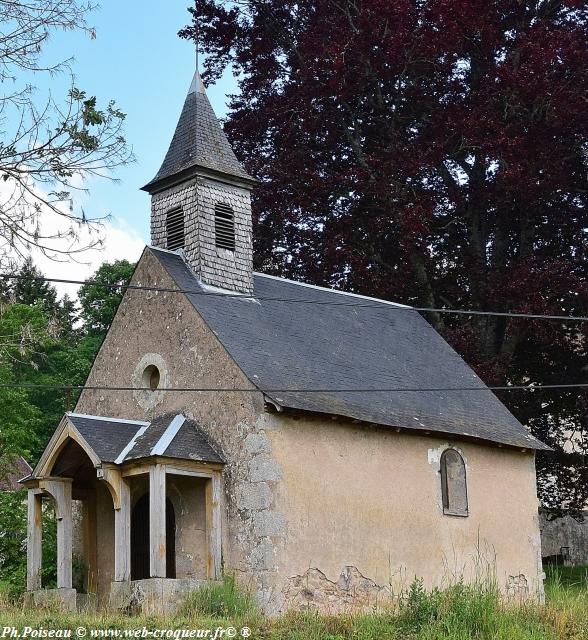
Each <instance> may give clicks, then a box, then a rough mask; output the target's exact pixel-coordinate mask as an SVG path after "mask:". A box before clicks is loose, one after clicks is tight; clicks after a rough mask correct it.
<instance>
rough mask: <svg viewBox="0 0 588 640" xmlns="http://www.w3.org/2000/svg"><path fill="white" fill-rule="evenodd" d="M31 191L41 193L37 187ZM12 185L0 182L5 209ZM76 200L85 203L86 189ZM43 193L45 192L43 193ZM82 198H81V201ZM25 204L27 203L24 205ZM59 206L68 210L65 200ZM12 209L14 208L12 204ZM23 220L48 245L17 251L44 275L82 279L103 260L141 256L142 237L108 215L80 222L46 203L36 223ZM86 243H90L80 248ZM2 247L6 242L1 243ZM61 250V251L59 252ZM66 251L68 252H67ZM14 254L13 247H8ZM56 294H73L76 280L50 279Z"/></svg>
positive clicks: (9, 202) (11, 197)
mask: <svg viewBox="0 0 588 640" xmlns="http://www.w3.org/2000/svg"><path fill="white" fill-rule="evenodd" d="M34 191H35V192H36V193H38V194H40V195H41V197H43V196H44V194H43V192H41V190H40V189H34ZM14 193H15V191H14V186H13V185H11V184H10V181H7V182H0V204H1V206H2V208H3V209H4V210H6V211H10V207H11V206H13V205H14V203H15V202H16V200H15V196H14ZM80 195H81V197H80V198H78V202H79V203H81V204H82V205H83V204H89V202H88V201H89V197H88V195H87V193H84V192H81V193H80ZM45 197H46V196H45ZM84 201H85V202H84ZM25 206H30V205H26V204H25ZM59 208H60V210H61V211H63V212H64V213H65V214H66V215H67V214H69V211H68V209H67V204H66V203H63V205H60V207H59ZM14 211H17V209H16V208H15V209H14ZM26 224H27V227H28V228H29V229H33V228H34V226H36V228H37V230H38V232H39V235H40V236H41V237H43V238H45V239H44V240H42V241H41V242H42V244H43V245H44V246H45V247H46V248H47V249H48V250H47V251H42V250H41V249H39V248H36V247H31V249H30V250H27V251H24V250H23V249H24V247H22V246H21V247H19V253H20V255H21V256H22V255H23V254H28V255H30V256H31V257H32V259H33V262H34V264H35V265H36V266H37V267H38V268H39V269H40V270H41V271H42V272H43V274H44V275H45V276H46V277H48V278H56V279H59V280H77V281H83V280H87V279H88V278H90V277H91V276H92V275H93V274H94V273H95V272H96V270H97V269H98V267H99V266H100V265H101V264H102V263H103V262H113V261H115V260H123V259H126V260H129V261H130V262H136V261H137V260H138V259H139V257H140V256H141V252H142V251H143V248H144V247H145V239H144V238H142V237H141V236H140V235H139V234H138V233H137V232H136V231H135V230H134V229H133V228H131V227H130V226H129V225H128V224H127V223H126V222H125V221H123V220H117V219H114V218H110V219H107V220H104V221H103V222H101V223H100V224H99V225H93V226H90V225H83V224H80V225H79V224H78V223H76V222H75V221H73V222H72V220H70V219H68V218H67V217H66V216H62V215H59V214H58V213H56V212H55V211H53V210H51V209H50V208H49V207H47V206H42V207H41V210H40V213H39V215H38V224H37V225H33V224H32V223H31V224H28V223H26ZM72 228H73V229H74V230H75V232H76V234H75V238H72V236H71V234H69V233H68V231H69V230H71V229H72ZM86 247H93V248H90V249H87V250H83V251H80V250H81V249H84V248H86ZM3 248H4V249H6V243H3ZM60 252H64V253H60ZM68 252H72V253H70V254H68ZM10 253H11V254H13V255H14V257H16V256H17V252H16V251H10ZM54 286H55V287H56V289H57V291H58V293H59V296H60V297H62V296H63V295H64V294H66V293H67V294H68V295H69V296H70V297H72V298H73V297H76V294H77V291H78V289H79V287H80V285H79V284H67V283H54Z"/></svg>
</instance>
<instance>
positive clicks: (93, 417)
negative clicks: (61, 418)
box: [65, 411, 151, 425]
mask: <svg viewBox="0 0 588 640" xmlns="http://www.w3.org/2000/svg"><path fill="white" fill-rule="evenodd" d="M65 415H66V416H73V417H74V418H87V419H88V420H101V421H103V422H120V423H121V424H142V425H149V424H151V423H150V422H146V421H145V420H128V419H126V418H111V417H108V416H96V415H92V414H90V413H75V412H73V411H66V412H65Z"/></svg>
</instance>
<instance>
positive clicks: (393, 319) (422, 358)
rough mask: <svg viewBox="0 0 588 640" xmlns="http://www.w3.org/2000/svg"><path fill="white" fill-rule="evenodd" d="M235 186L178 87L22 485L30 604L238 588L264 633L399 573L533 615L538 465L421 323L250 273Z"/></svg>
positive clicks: (402, 311)
mask: <svg viewBox="0 0 588 640" xmlns="http://www.w3.org/2000/svg"><path fill="white" fill-rule="evenodd" d="M255 184H256V181H255V180H254V178H253V177H252V176H250V175H249V174H248V173H247V172H246V171H245V169H244V168H243V167H242V166H241V164H240V163H239V161H238V160H237V158H236V157H235V154H234V153H233V150H232V149H231V146H230V144H229V142H228V140H227V138H226V136H225V134H224V132H223V129H222V128H221V126H220V124H219V122H218V120H217V118H216V117H215V114H214V112H213V110H212V107H211V105H210V102H209V100H208V98H207V96H206V93H205V89H204V87H203V84H202V82H201V80H200V77H199V76H198V74H196V75H195V77H194V80H193V82H192V84H191V86H190V89H189V92H188V95H187V97H186V99H185V102H184V106H183V109H182V112H181V115H180V119H179V122H178V124H177V128H176V130H175V133H174V136H173V139H172V141H171V144H170V146H169V150H168V152H167V155H166V156H165V159H164V160H163V164H162V165H161V168H160V170H159V172H158V173H157V175H156V176H155V177H154V178H153V180H151V181H150V182H149V183H148V184H147V185H146V186H145V187H143V189H144V190H145V191H147V192H148V193H149V194H150V196H151V246H148V247H146V248H145V250H144V252H143V255H142V257H141V259H140V261H139V263H138V265H137V268H136V271H135V273H134V276H133V279H132V284H133V285H134V286H135V287H136V288H131V289H128V290H127V291H126V293H125V295H124V298H123V300H122V303H121V304H120V307H119V309H118V312H117V314H116V317H115V319H114V322H113V324H112V326H111V328H110V331H109V333H108V335H107V337H106V339H105V341H104V344H103V345H102V348H101V349H100V352H99V354H98V356H97V357H96V360H95V362H94V365H93V368H92V370H91V373H90V375H89V377H88V380H87V385H88V387H89V388H87V389H85V390H84V391H83V392H82V394H81V397H80V399H79V402H78V404H77V407H76V408H75V411H73V412H72V413H66V414H65V415H64V416H63V419H62V421H61V423H60V424H59V425H58V426H57V428H56V431H55V433H54V435H53V437H52V439H51V440H50V442H49V443H48V444H47V447H46V449H45V451H44V453H43V455H42V457H41V459H40V460H39V462H38V464H37V465H36V466H35V468H34V469H33V471H32V472H31V473H30V475H28V476H27V477H26V478H24V479H23V480H22V482H23V484H24V485H25V486H26V487H27V488H28V513H29V520H28V540H27V558H28V578H27V589H28V591H29V598H30V599H31V600H32V601H33V602H37V603H38V602H41V601H43V600H44V599H47V598H48V597H57V598H59V600H60V601H61V602H62V604H63V606H65V607H71V608H73V607H75V606H76V603H78V604H79V602H81V601H82V600H83V599H84V598H85V599H87V598H88V597H89V596H87V595H86V596H84V595H83V594H84V593H85V594H94V595H95V597H96V598H97V600H98V602H100V603H108V604H110V606H113V607H119V608H121V609H125V610H129V609H133V608H136V609H142V610H143V611H147V612H150V611H161V610H164V611H165V610H169V608H171V607H174V606H177V605H178V603H179V602H181V599H182V595H183V594H185V593H186V592H188V591H190V590H192V589H197V588H199V587H200V586H201V585H203V584H205V583H206V582H207V581H211V580H221V579H222V578H223V576H227V575H234V576H235V578H236V579H237V581H238V582H239V583H241V584H242V585H244V587H245V588H248V589H251V590H253V592H254V593H255V596H256V598H257V601H258V602H259V603H260V605H261V606H262V607H263V609H264V610H265V611H266V612H267V613H269V614H279V613H282V612H285V611H287V610H288V609H299V608H309V607H310V608H316V609H318V610H321V611H324V612H336V611H342V610H349V609H353V608H359V609H366V608H373V607H377V606H378V605H379V604H383V603H385V602H386V601H387V600H388V599H390V598H393V597H395V595H397V594H398V593H399V592H400V591H402V589H406V588H407V587H408V586H409V585H410V583H411V582H412V580H413V579H414V578H415V577H418V578H422V579H423V580H424V583H425V585H426V586H435V585H436V586H444V585H447V584H449V583H450V582H452V581H456V580H458V579H464V580H466V581H470V580H474V579H492V580H495V581H496V583H497V584H498V586H499V588H500V589H501V590H502V591H503V593H504V594H505V596H506V597H517V598H519V597H525V598H526V597H532V598H539V599H540V598H541V597H542V592H543V574H542V567H541V549H540V537H539V524H538V504H537V496H536V486H535V452H536V451H537V450H541V449H545V448H546V447H545V445H543V444H542V443H541V442H539V441H538V440H536V439H535V438H534V437H533V436H532V435H531V434H530V433H529V431H528V430H527V429H526V428H525V427H524V426H523V425H521V424H520V423H519V422H518V421H517V419H516V418H515V417H514V416H513V415H512V414H511V413H510V412H509V411H508V410H507V409H506V407H505V406H504V405H503V404H502V403H501V402H500V401H499V400H498V399H497V398H496V396H495V395H494V394H493V393H492V392H491V391H490V390H489V389H487V388H486V387H485V385H484V384H483V382H482V381H481V380H480V379H479V378H478V377H477V376H476V374H475V373H474V372H473V371H472V370H471V369H470V368H469V367H468V366H467V365H466V364H465V362H464V361H463V360H462V359H461V358H460V356H459V355H458V354H457V353H456V352H455V351H454V350H453V349H452V348H451V347H450V346H449V345H448V344H447V343H446V342H445V341H444V340H443V338H442V337H441V336H440V335H439V334H438V333H437V332H436V331H435V330H434V329H433V328H432V327H431V326H430V325H429V324H428V323H427V322H426V321H425V320H424V319H423V317H422V316H421V315H420V314H419V313H418V312H417V311H415V310H413V309H411V308H409V307H406V306H403V305H399V304H394V303H391V302H387V301H384V300H377V299H372V298H366V297H364V296H360V295H355V294H350V293H344V292H341V291H336V290H331V289H327V288H321V287H317V286H312V285H309V284H305V283H302V282H294V281H291V280H287V279H283V278H276V277H272V276H268V275H264V274H263V273H255V272H254V271H253V267H252V221H251V191H252V189H254V188H255ZM112 387H116V388H117V389H114V390H113V389H111V388H112ZM109 388H110V389H109ZM44 500H52V501H53V503H54V505H55V509H56V514H57V524H58V539H57V545H58V588H57V590H53V591H51V590H47V589H44V588H43V586H44V585H43V584H42V582H41V532H42V526H41V525H42V517H43V508H42V505H43V501H44ZM74 558H75V559H76V562H75V566H82V567H83V572H82V575H81V577H79V576H78V577H77V578H76V577H75V576H72V574H73V571H72V567H73V566H74V561H73V559H74ZM74 578H75V579H76V584H75V588H74Z"/></svg>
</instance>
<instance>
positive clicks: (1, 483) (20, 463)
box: [0, 456, 32, 491]
mask: <svg viewBox="0 0 588 640" xmlns="http://www.w3.org/2000/svg"><path fill="white" fill-rule="evenodd" d="M31 471H32V469H31V465H30V464H29V463H28V462H27V461H26V460H25V459H24V458H23V457H22V456H19V457H18V458H16V459H15V461H14V462H13V463H12V465H10V467H9V469H8V472H7V473H3V474H1V475H0V491H18V489H22V485H21V484H19V483H18V481H19V480H22V478H24V477H25V476H28V475H29V474H30V473H31Z"/></svg>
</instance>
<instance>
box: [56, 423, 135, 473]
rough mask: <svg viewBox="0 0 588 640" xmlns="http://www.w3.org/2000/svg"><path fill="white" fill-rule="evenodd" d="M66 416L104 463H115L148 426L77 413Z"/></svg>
mask: <svg viewBox="0 0 588 640" xmlns="http://www.w3.org/2000/svg"><path fill="white" fill-rule="evenodd" d="M66 415H67V417H68V419H69V420H70V422H71V423H72V424H73V426H74V427H75V428H76V429H77V430H78V431H79V432H80V435H81V436H82V437H83V438H84V440H85V441H86V442H87V443H88V444H89V445H90V447H91V448H92V450H93V451H94V453H95V454H96V455H97V456H98V457H99V458H100V460H102V462H114V461H115V460H116V459H117V458H118V456H119V455H120V453H121V451H122V450H123V449H124V448H125V447H126V446H127V444H128V443H129V441H130V440H131V439H132V438H133V437H134V436H135V434H136V433H137V431H138V430H139V429H140V428H141V427H142V426H144V425H145V424H147V423H143V422H140V421H129V420H120V421H117V420H116V419H112V418H106V417H104V416H87V415H82V414H77V413H68V414H66Z"/></svg>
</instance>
